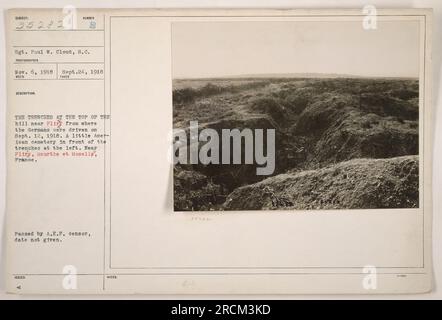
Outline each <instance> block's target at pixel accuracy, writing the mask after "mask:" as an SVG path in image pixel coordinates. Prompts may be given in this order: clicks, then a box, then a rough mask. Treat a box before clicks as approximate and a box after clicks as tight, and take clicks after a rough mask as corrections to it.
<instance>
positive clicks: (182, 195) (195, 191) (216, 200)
mask: <svg viewBox="0 0 442 320" xmlns="http://www.w3.org/2000/svg"><path fill="white" fill-rule="evenodd" d="M173 185H174V190H173V191H174V207H175V210H177V211H195V210H215V209H216V208H217V205H219V204H220V203H222V202H223V201H224V200H225V196H223V194H225V193H226V192H225V191H224V190H223V188H222V186H220V185H217V184H215V183H213V181H212V180H211V179H210V178H208V177H206V176H205V175H203V174H202V173H200V172H197V171H193V170H185V169H183V168H181V167H179V166H175V168H174V181H173Z"/></svg>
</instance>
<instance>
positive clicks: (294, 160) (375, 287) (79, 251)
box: [6, 8, 432, 294]
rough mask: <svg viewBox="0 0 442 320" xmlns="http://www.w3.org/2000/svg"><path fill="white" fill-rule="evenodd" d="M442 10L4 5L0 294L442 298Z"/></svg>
mask: <svg viewBox="0 0 442 320" xmlns="http://www.w3.org/2000/svg"><path fill="white" fill-rule="evenodd" d="M431 17H432V15H431V10H426V9H413V10H411V9H408V10H378V11H377V13H376V14H373V13H367V12H365V13H364V12H362V11H360V10H237V9H235V10H147V9H145V10H144V9H143V10H139V9H138V10H120V9H118V10H103V9H100V10H92V9H74V8H65V9H50V10H48V9H44V10H43V9H29V10H27V9H13V10H9V11H8V12H7V55H8V61H7V66H6V67H7V77H8V83H7V85H8V115H7V119H8V129H7V130H8V131H7V133H8V136H7V146H8V154H7V161H8V176H7V233H6V237H7V243H8V246H7V275H6V279H7V286H8V290H9V291H10V292H14V293H73V294H75V293H183V294H191V293H192V294H207V293H225V294H237V293H244V294H292V293H367V294H371V293H419V292H427V291H429V290H431V283H432V277H431V263H432V262H431V214H432V207H431V196H432V193H431V174H432V173H431V158H432V144H431V109H432V104H431V99H430V96H431V94H430V93H431V82H430V78H431V77H430V70H431V68H430V65H431ZM235 130H236V131H235ZM237 134H238V135H239V136H236V135H237ZM226 137H227V138H226ZM238 137H239V138H238ZM236 138H238V139H236ZM177 141H178V142H179V143H177ZM172 142H173V143H172ZM235 143H236V144H235Z"/></svg>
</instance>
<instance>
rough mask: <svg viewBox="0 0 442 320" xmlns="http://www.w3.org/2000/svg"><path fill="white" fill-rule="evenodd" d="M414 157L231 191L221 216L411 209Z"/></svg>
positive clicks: (352, 164)
mask: <svg viewBox="0 0 442 320" xmlns="http://www.w3.org/2000/svg"><path fill="white" fill-rule="evenodd" d="M418 205H419V163H418V156H405V157H397V158H391V159H353V160H350V161H346V162H341V163H339V164H337V165H334V166H330V167H325V168H322V169H318V170H309V171H303V172H297V173H296V172H288V173H284V174H280V175H277V176H274V177H271V178H268V179H265V180H263V181H261V182H258V183H256V184H253V185H248V186H244V187H241V188H238V189H236V190H235V191H234V192H232V193H231V194H230V195H229V196H228V197H227V200H226V202H225V203H224V205H223V209H224V210H260V209H269V210H272V209H273V210H275V209H301V210H303V209H357V208H364V209H369V208H416V207H418Z"/></svg>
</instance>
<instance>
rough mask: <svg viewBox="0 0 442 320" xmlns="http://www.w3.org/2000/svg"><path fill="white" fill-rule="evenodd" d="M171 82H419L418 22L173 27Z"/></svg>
mask: <svg viewBox="0 0 442 320" xmlns="http://www.w3.org/2000/svg"><path fill="white" fill-rule="evenodd" d="M172 60H173V61H172V63H173V64H172V68H173V76H174V78H198V77H222V76H230V75H250V74H267V73H271V74H277V73H337V74H348V75H362V76H388V77H418V76H419V23H418V21H378V29H377V30H369V31H366V30H364V29H363V28H362V23H361V21H348V22H342V21H340V22H337V21H325V22H311V21H309V22H174V23H173V24H172Z"/></svg>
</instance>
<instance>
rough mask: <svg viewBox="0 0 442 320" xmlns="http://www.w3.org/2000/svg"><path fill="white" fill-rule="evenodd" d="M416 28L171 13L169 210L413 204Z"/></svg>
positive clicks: (416, 118)
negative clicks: (196, 18)
mask: <svg viewBox="0 0 442 320" xmlns="http://www.w3.org/2000/svg"><path fill="white" fill-rule="evenodd" d="M419 32H420V30H419V24H418V23H417V22H416V21H377V23H376V25H375V27H373V26H370V25H369V26H368V27H367V26H366V25H364V23H363V21H361V20H357V21H321V22H311V21H310V22H309V21H278V22H276V21H259V22H258V21H238V22H236V21H228V22H227V21H226V22H223V21H216V22H174V23H172V73H173V94H172V95H173V128H174V141H173V143H174V149H173V152H174V210H175V211H223V210H231V211H243V210H322V209H389V208H391V209H393V208H418V207H419V184H420V183H419V181H420V180H419V171H420V169H419V168H420V167H419V145H420V143H419V127H420V125H419V118H420V117H419V114H420V109H419V105H420V100H419V98H420V96H419V92H420V83H419V72H420V64H419V61H420V59H419V55H420V51H419V48H420V46H419V41H420V40H419V39H420V38H419V35H420V33H419Z"/></svg>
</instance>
